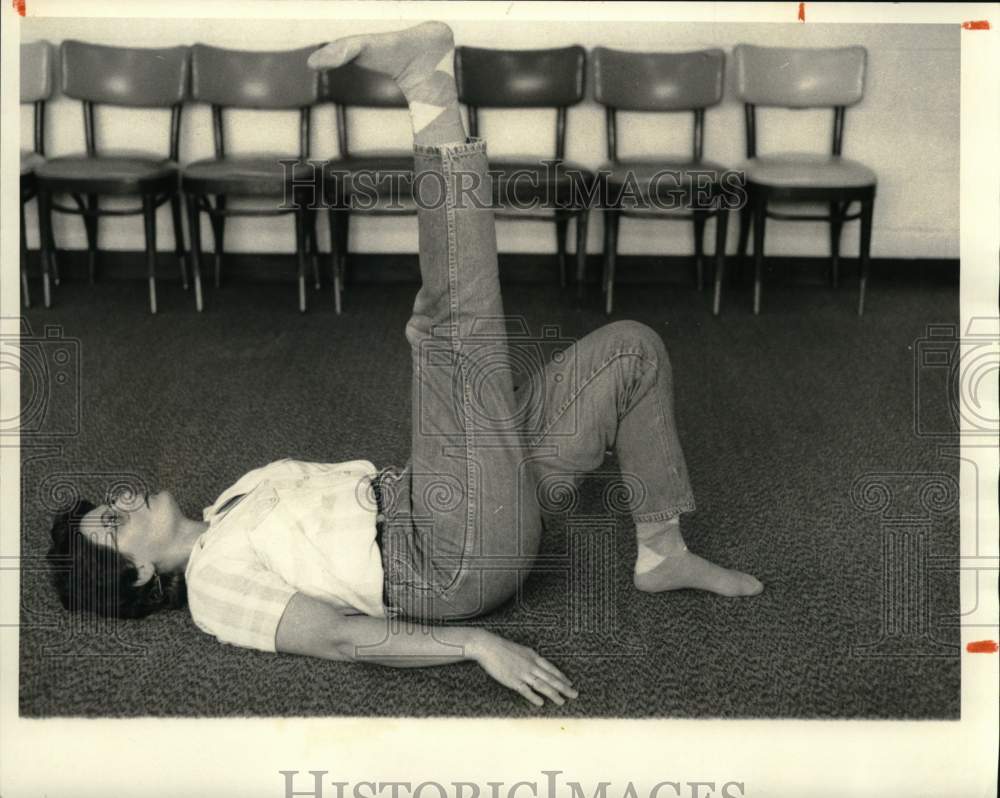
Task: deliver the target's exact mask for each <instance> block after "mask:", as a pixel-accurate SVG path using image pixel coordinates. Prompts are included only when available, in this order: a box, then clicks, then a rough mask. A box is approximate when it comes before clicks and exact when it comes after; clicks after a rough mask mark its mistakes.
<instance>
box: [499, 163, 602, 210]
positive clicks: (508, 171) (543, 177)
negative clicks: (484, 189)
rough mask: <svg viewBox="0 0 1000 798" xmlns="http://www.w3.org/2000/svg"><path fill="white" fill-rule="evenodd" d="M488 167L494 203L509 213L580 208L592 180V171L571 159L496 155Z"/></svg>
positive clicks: (587, 194)
mask: <svg viewBox="0 0 1000 798" xmlns="http://www.w3.org/2000/svg"><path fill="white" fill-rule="evenodd" d="M489 170H490V174H491V176H492V178H493V199H494V203H495V206H496V208H497V210H498V211H500V212H504V211H506V212H508V213H509V212H516V213H529V214H531V213H533V212H536V211H538V210H539V209H542V210H544V209H549V210H554V209H567V208H577V209H579V208H582V207H583V206H584V203H585V202H586V201H587V200H588V197H589V188H590V186H591V185H592V184H593V182H594V173H593V171H592V170H590V169H587V168H586V167H584V166H581V165H580V164H577V163H574V162H573V161H559V162H558V163H556V162H555V161H554V159H548V160H546V159H543V158H539V159H538V160H527V159H513V158H511V159H506V158H498V159H494V160H491V161H490V162H489ZM536 206H537V207H536Z"/></svg>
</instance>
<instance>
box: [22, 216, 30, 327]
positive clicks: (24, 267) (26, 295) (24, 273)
mask: <svg viewBox="0 0 1000 798" xmlns="http://www.w3.org/2000/svg"><path fill="white" fill-rule="evenodd" d="M21 295H22V297H23V299H24V306H25V307H26V308H30V307H31V293H30V292H29V291H28V226H27V224H25V221H24V202H23V201H22V202H21Z"/></svg>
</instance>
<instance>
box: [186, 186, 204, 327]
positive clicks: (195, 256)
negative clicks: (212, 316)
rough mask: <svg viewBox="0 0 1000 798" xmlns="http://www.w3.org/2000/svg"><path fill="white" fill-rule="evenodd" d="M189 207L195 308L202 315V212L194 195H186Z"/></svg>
mask: <svg viewBox="0 0 1000 798" xmlns="http://www.w3.org/2000/svg"><path fill="white" fill-rule="evenodd" d="M184 204H185V205H187V214H188V230H190V231H191V272H192V277H193V280H194V306H195V309H196V310H197V311H198V312H199V313H201V311H202V310H203V309H204V301H203V297H202V293H201V212H200V211H199V209H198V197H197V196H195V195H194V194H185V195H184Z"/></svg>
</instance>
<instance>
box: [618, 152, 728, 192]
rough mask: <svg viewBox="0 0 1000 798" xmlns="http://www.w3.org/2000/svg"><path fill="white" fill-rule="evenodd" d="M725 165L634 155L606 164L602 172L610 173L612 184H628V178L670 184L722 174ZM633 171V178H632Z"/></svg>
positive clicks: (644, 185)
mask: <svg viewBox="0 0 1000 798" xmlns="http://www.w3.org/2000/svg"><path fill="white" fill-rule="evenodd" d="M724 171H725V167H724V166H721V165H720V164H717V163H715V162H714V161H690V160H683V159H671V158H634V159H626V160H621V161H616V162H614V163H606V164H604V165H603V166H602V167H601V168H600V170H599V173H600V174H603V175H606V176H607V181H608V185H609V186H624V185H625V184H626V181H630V182H633V183H634V184H636V185H638V186H639V187H640V188H648V187H649V185H650V184H651V183H652V182H653V181H654V179H655V180H656V181H657V183H658V184H659V185H660V186H662V187H663V188H667V187H669V186H678V185H684V186H687V185H690V184H691V183H694V182H695V180H696V179H697V177H698V175H705V174H708V175H715V176H718V175H721V174H722V173H723V172H724ZM629 175H631V179H630V178H629Z"/></svg>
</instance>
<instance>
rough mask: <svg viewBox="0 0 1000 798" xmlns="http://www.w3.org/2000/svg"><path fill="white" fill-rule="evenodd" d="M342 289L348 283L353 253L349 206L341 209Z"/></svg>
mask: <svg viewBox="0 0 1000 798" xmlns="http://www.w3.org/2000/svg"><path fill="white" fill-rule="evenodd" d="M339 218H340V235H339V238H340V290H341V291H343V290H344V288H345V287H346V284H347V268H348V263H349V259H350V254H351V242H350V236H351V212H350V211H349V210H348V209H347V208H342V209H341V211H340V215H339Z"/></svg>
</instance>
